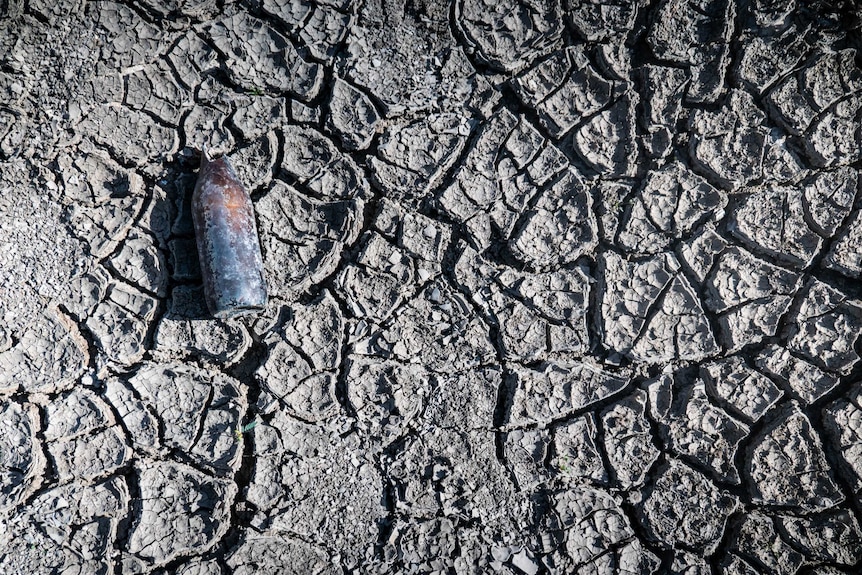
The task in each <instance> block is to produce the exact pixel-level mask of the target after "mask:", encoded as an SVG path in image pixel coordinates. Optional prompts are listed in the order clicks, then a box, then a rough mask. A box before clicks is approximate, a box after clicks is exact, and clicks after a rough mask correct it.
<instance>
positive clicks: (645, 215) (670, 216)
mask: <svg viewBox="0 0 862 575" xmlns="http://www.w3.org/2000/svg"><path fill="white" fill-rule="evenodd" d="M726 205H727V195H726V194H725V193H724V192H722V191H720V190H717V189H715V188H714V187H712V186H711V185H710V184H709V183H708V182H707V181H706V180H705V179H703V178H702V177H700V176H698V175H696V174H694V173H693V172H691V170H689V169H688V168H686V167H685V165H683V164H682V163H679V162H674V163H671V164H668V166H666V167H664V168H662V169H660V170H657V171H653V172H650V173H649V174H648V175H647V177H646V180H645V183H644V186H643V189H642V190H640V192H639V193H638V194H637V195H636V196H634V197H633V198H632V199H631V201H630V206H629V207H628V208H627V209H626V211H625V215H624V216H623V223H622V225H621V227H620V231H619V234H618V236H617V243H618V244H619V245H620V246H622V247H624V248H625V249H626V250H628V251H632V252H647V253H656V252H659V251H661V250H662V249H664V248H665V247H667V246H668V245H669V244H670V243H671V242H672V241H673V240H675V239H677V238H680V237H683V236H686V235H688V234H689V233H691V231H692V230H693V229H694V228H695V227H697V226H698V225H702V224H703V223H705V222H707V221H717V220H720V219H721V217H722V216H723V215H724V207H725V206H726Z"/></svg>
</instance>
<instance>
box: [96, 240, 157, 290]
mask: <svg viewBox="0 0 862 575" xmlns="http://www.w3.org/2000/svg"><path fill="white" fill-rule="evenodd" d="M110 266H111V267H112V268H113V269H114V271H116V272H117V273H119V274H120V275H121V276H123V277H124V278H125V279H127V280H128V281H129V282H130V283H132V284H134V285H136V286H137V287H139V288H142V290H143V291H146V292H149V293H152V294H155V295H156V296H158V297H164V296H165V294H166V292H167V283H168V277H167V262H166V261H165V256H164V254H163V253H162V251H161V250H160V249H159V248H158V247H157V245H156V242H155V240H154V238H153V237H152V236H151V235H149V234H147V233H145V232H143V231H142V230H138V229H135V230H133V231H131V232H130V233H129V235H128V236H126V240H125V241H124V242H123V244H122V246H121V247H120V249H119V251H118V252H117V254H116V255H115V256H114V257H112V258H111V260H110Z"/></svg>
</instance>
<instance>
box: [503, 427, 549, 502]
mask: <svg viewBox="0 0 862 575" xmlns="http://www.w3.org/2000/svg"><path fill="white" fill-rule="evenodd" d="M503 442H504V449H505V454H506V462H507V463H508V464H509V465H510V466H511V467H512V470H513V472H514V474H515V481H516V483H517V484H518V489H520V490H521V491H527V492H531V491H533V490H534V489H535V488H536V486H537V485H538V484H540V483H543V482H545V481H547V480H548V479H550V474H549V472H548V470H547V469H546V468H545V458H546V457H547V453H548V444H549V443H550V439H549V438H548V432H547V431H546V430H538V429H531V430H526V431H525V430H521V429H515V430H513V431H510V432H508V433H506V434H505V435H504V440H503Z"/></svg>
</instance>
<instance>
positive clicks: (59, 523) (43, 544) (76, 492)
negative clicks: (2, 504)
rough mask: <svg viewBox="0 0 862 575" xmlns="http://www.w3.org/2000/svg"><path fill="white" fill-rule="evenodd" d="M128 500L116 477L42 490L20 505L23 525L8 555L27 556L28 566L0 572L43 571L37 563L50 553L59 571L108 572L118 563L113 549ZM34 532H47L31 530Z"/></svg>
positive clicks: (0, 566) (125, 490) (49, 559)
mask: <svg viewBox="0 0 862 575" xmlns="http://www.w3.org/2000/svg"><path fill="white" fill-rule="evenodd" d="M129 502H130V497H129V490H128V486H127V485H126V481H125V480H124V479H123V478H120V477H112V478H109V479H106V480H104V481H101V482H99V483H96V484H89V485H86V484H82V482H80V481H75V482H72V483H69V484H67V485H63V486H60V487H55V488H52V489H49V490H46V491H43V492H42V493H40V494H39V495H38V496H36V497H34V498H33V500H32V501H31V502H30V503H29V504H28V506H26V507H24V508H23V509H22V513H21V515H19V517H20V518H22V519H23V520H24V523H25V525H26V527H24V529H22V530H21V531H20V532H16V533H15V535H16V537H15V539H16V540H17V543H18V545H14V546H13V548H12V549H13V551H12V553H11V554H10V555H11V557H9V558H10V559H11V560H12V564H13V565H14V564H15V562H16V559H17V560H18V561H21V560H22V559H24V560H26V559H30V561H32V562H27V563H26V565H27V570H17V569H15V568H14V567H13V569H12V570H11V571H6V570H5V569H4V572H9V573H26V572H48V571H50V569H48V568H47V567H46V568H45V569H44V571H43V570H42V566H45V564H46V563H48V565H50V564H51V559H54V560H56V561H57V562H56V563H55V564H54V566H53V568H54V569H57V570H58V571H59V570H62V572H69V573H110V572H111V571H112V570H113V569H114V567H115V565H116V564H117V563H118V560H117V554H115V553H114V552H113V551H114V549H115V546H116V545H118V531H119V525H120V523H121V522H122V521H123V520H124V518H125V517H126V514H127V513H128V509H129ZM34 528H35V529H34ZM31 529H32V531H31ZM34 532H36V533H44V534H45V535H47V537H45V538H42V537H39V536H34V535H36V533H34ZM16 547H17V548H16ZM5 549H7V548H5V547H4V550H5ZM55 553H56V554H55ZM16 555H17V557H16ZM28 555H29V557H28ZM4 556H6V554H5V553H4ZM46 560H47V561H46ZM3 567H4V565H3V563H2V559H0V568H3ZM30 570H33V571H30Z"/></svg>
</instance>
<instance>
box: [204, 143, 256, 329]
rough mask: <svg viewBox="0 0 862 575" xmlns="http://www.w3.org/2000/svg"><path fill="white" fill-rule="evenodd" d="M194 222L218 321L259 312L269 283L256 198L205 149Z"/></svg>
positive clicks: (227, 164)
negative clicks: (256, 223) (264, 267)
mask: <svg viewBox="0 0 862 575" xmlns="http://www.w3.org/2000/svg"><path fill="white" fill-rule="evenodd" d="M192 220H193V222H194V227H195V237H196V239H197V246H198V257H199V258H200V263H201V276H202V277H203V284H204V295H205V297H206V302H207V307H208V308H209V310H210V312H211V313H212V314H213V315H214V316H215V317H217V318H221V319H226V318H232V317H239V316H244V315H252V314H256V313H259V312H260V311H261V310H263V309H264V308H265V307H266V302H267V291H266V279H265V277H264V272H263V258H262V257H261V253H260V241H259V240H258V236H257V228H256V227H255V222H254V211H253V207H252V203H251V198H250V197H249V195H248V191H246V189H245V187H244V186H243V185H242V182H240V180H239V178H238V177H237V175H236V172H234V170H233V167H232V166H231V165H230V162H228V160H227V158H226V157H224V156H222V157H221V158H218V159H215V160H213V159H211V158H210V156H209V154H208V153H207V150H206V148H204V150H203V153H202V154H201V167H200V172H199V173H198V179H197V183H196V184H195V191H194V195H193V196H192Z"/></svg>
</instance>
